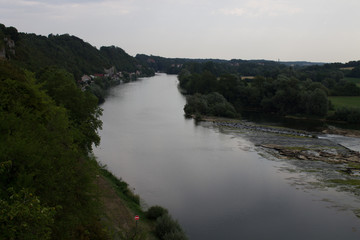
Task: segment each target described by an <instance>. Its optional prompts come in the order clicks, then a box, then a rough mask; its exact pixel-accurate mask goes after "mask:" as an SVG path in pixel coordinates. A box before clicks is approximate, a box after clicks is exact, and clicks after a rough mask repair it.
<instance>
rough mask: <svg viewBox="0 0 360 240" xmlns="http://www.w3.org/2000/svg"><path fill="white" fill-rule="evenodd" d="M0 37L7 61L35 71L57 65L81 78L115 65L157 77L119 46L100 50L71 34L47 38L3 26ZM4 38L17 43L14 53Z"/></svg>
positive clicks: (0, 45) (0, 49)
mask: <svg viewBox="0 0 360 240" xmlns="http://www.w3.org/2000/svg"><path fill="white" fill-rule="evenodd" d="M0 38H1V41H0V53H4V54H3V58H4V57H6V58H8V59H10V60H11V61H12V62H14V63H16V64H17V65H19V66H21V67H23V68H26V69H29V70H31V71H34V72H38V71H39V70H41V69H43V68H45V67H49V66H56V67H60V68H64V69H66V70H67V71H69V72H70V73H72V74H73V75H74V76H75V78H76V79H79V78H80V77H81V76H82V75H83V74H94V73H103V72H104V68H110V67H112V66H115V68H116V70H117V71H127V72H136V71H137V70H140V71H142V72H145V73H146V75H149V76H150V75H152V74H153V72H152V70H151V69H149V68H146V67H144V66H142V65H141V63H140V62H139V61H138V60H137V59H136V58H134V57H132V56H130V55H128V54H127V53H126V52H125V51H124V50H123V49H121V48H119V47H114V46H111V47H101V48H100V50H99V49H97V48H96V47H94V46H92V45H90V44H89V43H87V42H85V41H84V40H82V39H80V38H78V37H76V36H71V35H69V34H62V35H53V34H50V35H49V36H47V37H46V36H40V35H36V34H33V33H31V34H28V33H18V32H17V30H16V28H13V27H5V26H4V25H3V24H0ZM14 38H16V40H14ZM4 39H12V40H14V46H13V49H12V51H9V50H10V49H9V47H8V46H7V44H6V43H5V42H4ZM0 57H1V55H0Z"/></svg>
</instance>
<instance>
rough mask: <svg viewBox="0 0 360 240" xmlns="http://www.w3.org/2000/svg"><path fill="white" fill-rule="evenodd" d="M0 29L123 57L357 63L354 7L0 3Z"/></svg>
mask: <svg viewBox="0 0 360 240" xmlns="http://www.w3.org/2000/svg"><path fill="white" fill-rule="evenodd" d="M0 6H1V7H0V22H1V23H3V24H5V25H6V26H14V27H16V28H17V29H18V30H19V31H21V32H28V33H36V34H41V35H46V36H47V35H48V34H50V33H53V34H63V33H69V34H71V35H76V36H78V37H80V38H82V39H84V40H85V41H87V42H89V43H90V44H92V45H94V46H96V47H100V46H108V45H116V46H119V47H121V48H123V49H124V50H125V51H126V52H128V53H129V54H131V55H135V54H136V53H145V54H153V55H160V56H164V57H189V58H222V59H232V58H240V59H269V60H277V59H280V60H284V61H285V60H308V61H325V62H347V61H350V60H359V59H360V30H359V29H360V14H359V13H358V12H359V9H360V1H359V0H342V1H339V0H301V1H300V0H296V1H295V0H236V1H235V0H221V1H220V0H216V1H215V0H182V1H180V0H47V1H46V0H0Z"/></svg>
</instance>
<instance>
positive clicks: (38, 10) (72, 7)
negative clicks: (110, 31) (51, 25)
mask: <svg viewBox="0 0 360 240" xmlns="http://www.w3.org/2000/svg"><path fill="white" fill-rule="evenodd" d="M130 2H132V1H131V0H122V1H116V0H53V1H45V0H0V4H2V5H3V6H5V8H6V10H7V12H12V13H13V14H16V15H18V14H19V13H21V16H24V15H25V16H29V15H30V16H31V15H36V14H40V15H42V16H46V17H49V18H57V19H61V18H64V19H69V18H70V19H71V18H72V19H73V18H76V16H84V15H87V16H93V17H96V16H111V15H117V16H118V15H124V14H128V13H129V12H130V5H129V4H128V3H130ZM0 12H1V11H0Z"/></svg>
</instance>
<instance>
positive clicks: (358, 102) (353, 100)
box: [329, 96, 360, 108]
mask: <svg viewBox="0 0 360 240" xmlns="http://www.w3.org/2000/svg"><path fill="white" fill-rule="evenodd" d="M329 100H330V101H331V102H332V103H333V104H334V106H335V108H340V107H347V108H356V107H359V106H360V97H348V96H342V97H329Z"/></svg>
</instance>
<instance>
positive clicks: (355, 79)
mask: <svg viewBox="0 0 360 240" xmlns="http://www.w3.org/2000/svg"><path fill="white" fill-rule="evenodd" d="M344 79H345V80H346V81H348V82H352V83H355V84H356V85H357V86H358V87H360V78H350V77H347V78H344Z"/></svg>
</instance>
